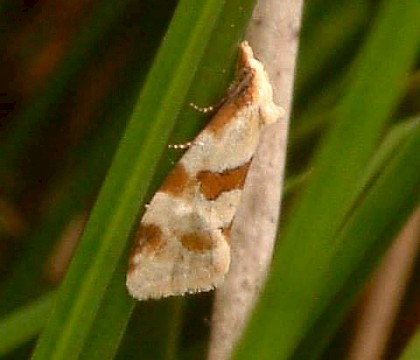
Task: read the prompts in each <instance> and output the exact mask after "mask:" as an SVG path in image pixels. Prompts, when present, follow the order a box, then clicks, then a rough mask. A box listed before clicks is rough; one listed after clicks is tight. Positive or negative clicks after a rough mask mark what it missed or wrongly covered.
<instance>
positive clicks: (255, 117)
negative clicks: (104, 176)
mask: <svg viewBox="0 0 420 360" xmlns="http://www.w3.org/2000/svg"><path fill="white" fill-rule="evenodd" d="M282 115H283V110H282V108H280V107H279V106H277V105H276V104H275V103H274V101H273V89H272V86H271V84H270V81H269V79H268V76H267V73H266V72H265V70H264V66H263V65H262V64H261V62H259V61H258V60H256V59H255V58H254V55H253V51H252V49H251V47H250V46H249V45H248V43H247V42H242V43H241V45H240V54H239V61H238V67H237V74H236V80H235V82H234V83H233V85H232V86H231V87H230V88H229V91H228V94H227V96H226V97H225V98H224V100H223V103H222V104H221V105H220V107H219V109H218V111H217V112H216V114H215V115H214V116H213V118H212V119H211V120H210V122H209V124H208V125H207V126H206V127H205V128H204V129H203V130H202V131H201V132H200V133H199V135H198V136H197V137H196V138H195V139H194V141H192V142H191V144H190V146H189V148H188V150H187V151H186V152H185V154H184V155H183V156H182V158H181V159H180V160H179V162H178V163H177V164H176V166H175V167H174V169H173V170H172V172H171V173H170V174H169V176H168V177H167V178H166V180H165V181H164V183H163V184H162V186H161V187H160V189H159V190H158V191H157V192H156V194H155V195H154V197H153V198H152V200H151V202H150V204H149V205H148V206H147V209H146V212H145V214H144V216H143V218H142V220H141V222H140V226H139V229H138V231H137V233H136V235H135V246H134V248H133V250H132V253H131V256H130V259H129V269H128V272H127V282H126V284H127V288H128V291H129V293H130V294H131V295H132V296H133V297H134V298H136V299H138V300H145V299H149V298H161V297H166V296H173V295H183V294H185V293H194V292H199V291H209V290H212V289H214V288H215V287H217V286H218V285H220V284H221V283H222V282H223V279H224V277H225V275H226V273H227V272H228V270H229V263H230V244H229V241H230V234H229V233H230V229H231V225H232V221H233V219H234V216H235V213H236V210H237V208H238V205H239V201H240V198H241V193H242V188H243V186H244V182H245V179H246V176H247V173H248V169H249V166H250V163H251V161H252V157H253V155H254V153H255V150H256V148H257V145H258V141H259V137H260V133H261V130H262V128H263V127H264V126H265V125H267V124H271V123H273V122H275V121H277V120H278V119H279V118H280V117H281V116H282Z"/></svg>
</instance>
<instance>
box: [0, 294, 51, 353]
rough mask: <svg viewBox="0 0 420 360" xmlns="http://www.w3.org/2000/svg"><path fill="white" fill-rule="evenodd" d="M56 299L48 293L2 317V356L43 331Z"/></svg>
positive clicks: (0, 325) (0, 337)
mask: <svg viewBox="0 0 420 360" xmlns="http://www.w3.org/2000/svg"><path fill="white" fill-rule="evenodd" d="M54 299H55V293H48V294H47V295H44V296H42V297H41V298H39V299H37V300H36V301H33V302H31V303H30V304H27V305H25V306H22V307H20V308H18V309H16V310H15V311H13V312H12V313H9V314H8V315H6V316H4V317H2V318H0V339H1V341H0V356H1V355H5V354H7V353H8V352H9V351H11V350H13V349H16V348H17V347H19V346H20V345H22V344H23V343H25V342H27V341H29V340H31V339H33V338H34V337H35V336H36V335H38V333H39V332H40V331H41V329H42V327H43V326H44V323H45V321H46V319H47V318H48V315H49V313H50V312H51V307H52V304H53V302H54Z"/></svg>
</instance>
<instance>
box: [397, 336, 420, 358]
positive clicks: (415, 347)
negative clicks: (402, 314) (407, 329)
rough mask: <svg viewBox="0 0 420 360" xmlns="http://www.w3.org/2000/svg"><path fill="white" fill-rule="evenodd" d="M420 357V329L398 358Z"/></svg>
mask: <svg viewBox="0 0 420 360" xmlns="http://www.w3.org/2000/svg"><path fill="white" fill-rule="evenodd" d="M417 359H420V329H418V330H417V332H416V333H415V334H414V336H413V337H412V338H411V340H410V342H409V343H408V345H407V347H406V348H405V349H404V351H403V353H402V354H401V356H400V357H399V358H398V360H417Z"/></svg>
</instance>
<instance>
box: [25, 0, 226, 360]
mask: <svg viewBox="0 0 420 360" xmlns="http://www.w3.org/2000/svg"><path fill="white" fill-rule="evenodd" d="M222 5H223V1H221V0H208V1H203V2H196V1H189V0H184V1H181V2H180V3H179V5H178V7H177V9H176V11H175V14H174V17H173V19H172V22H171V24H170V27H169V29H168V32H167V34H166V36H165V40H164V42H163V44H162V46H161V48H160V50H159V52H158V55H157V57H156V60H155V62H154V65H153V67H152V69H151V71H150V73H149V76H148V78H147V80H146V83H145V86H144V88H143V90H142V93H141V95H140V98H139V100H138V103H137V105H136V108H135V110H134V113H133V116H132V119H131V121H130V122H129V125H128V127H127V130H126V133H125V135H124V137H123V140H122V142H121V144H120V147H119V149H118V151H117V154H116V156H115V158H114V160H113V164H112V166H111V169H110V171H109V174H108V176H107V179H106V181H105V184H104V186H103V188H102V190H101V192H100V195H99V198H98V201H97V203H96V205H95V207H94V209H93V211H92V215H91V217H90V219H89V221H88V224H87V226H86V229H85V231H84V234H83V236H82V239H81V242H80V245H79V247H78V249H77V252H76V256H75V257H74V259H73V261H72V264H71V266H70V269H69V271H68V273H67V276H66V278H65V280H64V282H63V284H62V286H61V288H60V291H59V294H58V299H57V304H56V307H55V309H54V312H53V315H52V317H51V318H50V320H49V321H48V324H47V327H46V329H45V330H44V332H43V333H42V335H41V337H40V339H39V341H38V344H37V347H36V349H35V353H34V355H33V359H37V360H40V359H49V360H51V359H55V360H58V359H66V360H67V359H75V358H77V357H78V356H79V354H80V351H81V350H82V348H83V346H84V344H85V341H86V339H87V338H88V334H89V331H90V328H91V325H92V323H93V321H94V319H95V316H96V313H97V311H98V308H99V306H100V303H101V300H102V298H103V296H104V294H105V291H106V289H107V286H108V285H109V283H110V281H111V278H112V275H113V273H114V270H115V268H116V266H117V263H118V261H119V260H120V257H121V255H122V254H123V252H124V249H125V248H126V242H127V239H128V236H129V234H130V231H131V227H132V225H133V223H134V221H135V219H136V214H137V212H138V208H139V204H140V203H141V201H142V200H143V199H144V196H145V193H146V190H147V187H148V185H149V183H150V180H151V177H152V171H153V169H154V168H155V166H156V163H157V161H158V160H159V158H160V155H161V154H162V151H163V148H164V146H165V144H166V141H167V138H168V136H169V134H170V131H171V129H172V127H173V124H174V122H175V119H176V114H177V112H178V110H179V108H180V106H181V104H182V103H183V101H184V97H185V95H186V93H187V90H188V87H189V84H190V82H191V81H192V78H193V75H194V72H195V70H196V67H197V64H198V62H199V61H200V58H201V56H202V55H203V52H204V47H205V44H206V43H207V40H208V38H209V36H210V34H211V31H212V29H213V27H214V24H215V20H216V19H217V17H218V15H219V12H220V10H221V7H222Z"/></svg>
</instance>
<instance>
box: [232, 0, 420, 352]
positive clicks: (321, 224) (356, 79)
mask: <svg viewBox="0 0 420 360" xmlns="http://www.w3.org/2000/svg"><path fill="white" fill-rule="evenodd" d="M419 17H420V4H419V3H418V1H416V0H407V1H399V0H390V1H385V2H383V3H382V9H381V11H380V12H379V15H378V18H377V21H376V22H375V23H374V26H373V28H372V32H371V34H370V36H369V38H368V39H367V42H366V45H365V46H364V48H363V49H362V52H361V56H360V58H359V62H358V66H357V67H356V68H355V71H354V75H353V82H352V84H351V86H350V88H349V91H348V93H347V96H346V97H345V98H344V99H343V101H342V104H341V106H340V107H339V110H338V113H337V122H336V123H335V126H333V128H332V129H331V131H330V133H329V134H328V136H327V138H326V139H325V141H324V144H323V146H322V147H321V149H320V151H319V153H318V155H317V157H316V159H315V162H314V176H313V178H312V181H311V182H310V183H308V186H307V188H306V190H305V191H304V193H303V194H302V197H301V199H300V200H301V201H300V202H299V203H298V204H297V206H296V207H295V209H294V211H293V212H292V213H291V214H290V216H289V218H290V222H289V224H287V225H286V227H285V231H284V232H283V233H282V238H281V241H280V246H279V248H278V254H277V256H276V258H275V259H274V261H273V267H272V273H271V277H269V279H268V282H267V286H266V289H265V292H264V294H263V296H262V299H261V301H260V302H259V304H258V306H257V309H256V310H257V311H256V312H255V314H254V316H253V317H252V319H251V322H250V326H249V328H248V331H247V332H246V333H245V336H244V338H243V341H242V342H241V343H240V345H239V348H238V351H237V352H236V356H235V357H234V358H235V359H241V360H243V359H250V358H252V356H255V354H258V357H259V359H272V358H276V359H288V358H290V356H291V355H292V354H293V351H294V349H295V348H296V346H298V344H299V341H300V340H301V339H302V337H303V336H304V334H305V332H306V331H307V330H308V328H309V327H310V325H311V323H313V322H314V321H315V320H316V318H317V314H316V313H315V312H314V311H313V308H314V307H316V304H317V302H318V301H321V300H322V299H319V298H318V296H319V292H320V291H322V289H323V282H324V276H325V275H326V271H327V270H328V266H329V263H330V260H331V258H332V257H333V256H334V249H335V246H334V243H333V239H334V235H335V234H336V232H337V231H338V229H339V228H340V226H341V224H342V222H343V220H344V218H345V216H346V214H347V212H348V211H349V209H350V207H351V206H352V203H353V202H354V200H355V198H354V197H355V194H356V193H357V191H356V190H357V186H358V184H359V183H358V180H359V179H360V178H361V177H362V174H363V171H364V169H365V167H366V163H367V162H368V161H369V158H370V157H371V156H372V153H373V151H374V148H375V146H376V144H377V141H378V139H379V136H380V134H381V132H382V131H383V129H384V127H385V125H386V122H387V120H388V119H389V117H390V115H391V114H392V111H393V109H394V107H395V105H396V104H397V102H398V100H399V98H400V96H401V93H402V91H403V84H404V81H405V76H406V74H407V72H408V71H409V69H410V68H411V65H412V63H413V61H414V59H415V55H416V53H417V50H418V45H419V42H420V26H419V24H418V21H417V20H416V19H418V18H419ZM395 29H398V31H395ZM389 49H392V53H393V54H395V57H394V58H393V59H392V60H390V59H389V54H390V52H389ZM355 241H357V239H355Z"/></svg>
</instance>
